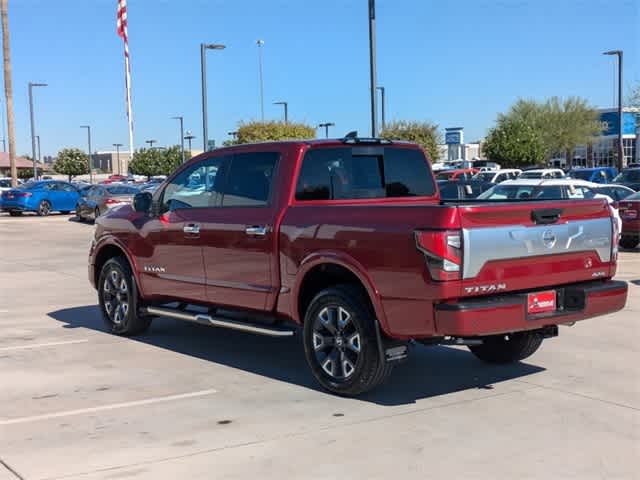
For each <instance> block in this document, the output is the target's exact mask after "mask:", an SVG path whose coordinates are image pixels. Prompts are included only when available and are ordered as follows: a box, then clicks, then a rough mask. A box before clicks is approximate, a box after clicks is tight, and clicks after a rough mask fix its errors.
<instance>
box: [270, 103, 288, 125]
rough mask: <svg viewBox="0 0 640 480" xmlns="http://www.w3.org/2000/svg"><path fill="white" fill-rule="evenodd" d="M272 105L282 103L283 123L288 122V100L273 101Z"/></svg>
mask: <svg viewBox="0 0 640 480" xmlns="http://www.w3.org/2000/svg"><path fill="white" fill-rule="evenodd" d="M273 104H274V105H282V106H283V107H284V123H289V103H288V102H273Z"/></svg>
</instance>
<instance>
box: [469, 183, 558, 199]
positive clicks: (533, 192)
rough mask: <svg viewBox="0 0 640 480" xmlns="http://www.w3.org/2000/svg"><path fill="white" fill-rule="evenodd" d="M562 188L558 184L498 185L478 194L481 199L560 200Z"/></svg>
mask: <svg viewBox="0 0 640 480" xmlns="http://www.w3.org/2000/svg"><path fill="white" fill-rule="evenodd" d="M562 198H564V197H563V196H562V188H561V187H560V186H557V185H547V186H539V185H496V186H495V187H492V188H490V189H489V190H487V191H486V192H484V193H482V194H481V195H479V196H478V199H480V200H541V199H545V200H560V199H562Z"/></svg>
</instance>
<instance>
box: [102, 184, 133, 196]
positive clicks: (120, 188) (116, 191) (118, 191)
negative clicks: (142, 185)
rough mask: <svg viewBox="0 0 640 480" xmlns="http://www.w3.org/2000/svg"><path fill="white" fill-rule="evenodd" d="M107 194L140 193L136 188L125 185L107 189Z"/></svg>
mask: <svg viewBox="0 0 640 480" xmlns="http://www.w3.org/2000/svg"><path fill="white" fill-rule="evenodd" d="M106 190H107V192H109V194H110V195H133V194H135V193H138V189H137V188H135V187H127V186H124V185H117V186H116V185H114V186H113V187H106Z"/></svg>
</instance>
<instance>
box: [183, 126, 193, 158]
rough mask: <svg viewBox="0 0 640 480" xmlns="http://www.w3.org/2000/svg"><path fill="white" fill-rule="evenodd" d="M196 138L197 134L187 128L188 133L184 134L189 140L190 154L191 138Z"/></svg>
mask: <svg viewBox="0 0 640 480" xmlns="http://www.w3.org/2000/svg"><path fill="white" fill-rule="evenodd" d="M194 138H196V136H195V135H194V134H193V133H191V132H190V131H189V130H187V134H186V135H185V136H184V139H185V140H186V141H187V142H189V155H191V140H193V139H194Z"/></svg>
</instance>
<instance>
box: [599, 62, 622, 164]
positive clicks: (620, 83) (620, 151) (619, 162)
mask: <svg viewBox="0 0 640 480" xmlns="http://www.w3.org/2000/svg"><path fill="white" fill-rule="evenodd" d="M603 55H617V56H618V149H617V150H618V170H622V167H623V166H624V146H623V144H622V128H623V118H622V50H611V51H609V52H604V53H603Z"/></svg>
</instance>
